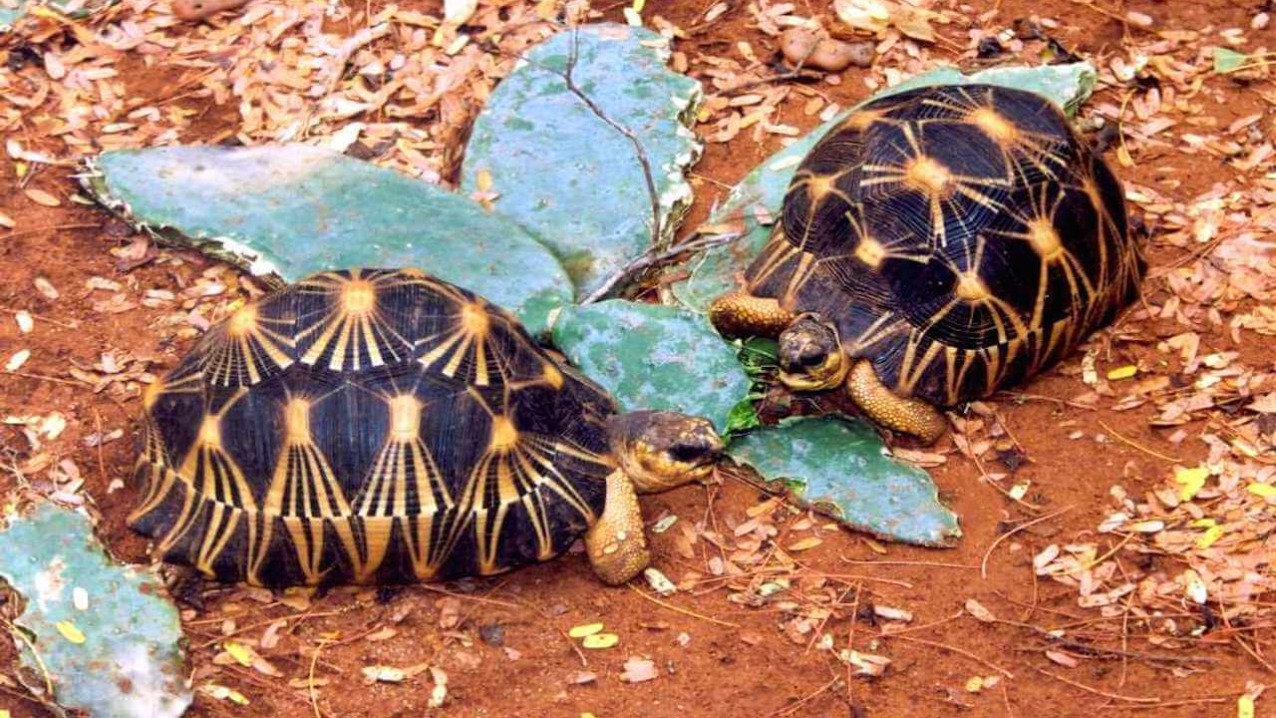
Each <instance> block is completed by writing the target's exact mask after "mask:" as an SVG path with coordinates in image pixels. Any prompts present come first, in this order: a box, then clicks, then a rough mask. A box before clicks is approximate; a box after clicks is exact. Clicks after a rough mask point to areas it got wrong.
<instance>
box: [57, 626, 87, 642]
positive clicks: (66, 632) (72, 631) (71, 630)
mask: <svg viewBox="0 0 1276 718" xmlns="http://www.w3.org/2000/svg"><path fill="white" fill-rule="evenodd" d="M56 625H57V629H58V633H61V634H62V637H63V638H65V639H66V640H68V641H70V642H71V643H77V644H78V643H84V642H85V641H86V640H88V639H87V638H86V637H85V635H84V631H81V630H80V629H79V628H78V627H77V626H76V625H75V624H74V623H71V622H70V621H58V622H57V624H56Z"/></svg>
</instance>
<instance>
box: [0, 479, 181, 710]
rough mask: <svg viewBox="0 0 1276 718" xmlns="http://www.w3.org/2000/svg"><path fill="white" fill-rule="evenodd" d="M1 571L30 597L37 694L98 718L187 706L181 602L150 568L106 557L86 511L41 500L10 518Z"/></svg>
mask: <svg viewBox="0 0 1276 718" xmlns="http://www.w3.org/2000/svg"><path fill="white" fill-rule="evenodd" d="M0 578H3V579H4V581H5V582H7V583H8V584H9V586H10V587H11V588H12V589H13V590H14V591H16V592H17V593H19V594H21V595H22V597H23V599H24V603H25V608H24V610H23V612H22V614H21V615H19V616H18V617H17V618H16V619H14V624H15V625H16V626H17V627H18V628H19V629H21V630H22V631H23V633H24V636H23V637H22V638H18V637H17V636H15V642H16V644H17V647H18V650H19V653H20V660H21V662H22V665H23V666H24V667H25V668H27V669H28V670H26V671H23V672H21V673H19V676H20V677H22V678H23V679H24V680H26V681H29V683H28V687H29V688H30V689H31V691H32V692H33V693H35V695H36V696H38V697H39V698H40V699H41V700H43V701H45V702H46V703H49V704H50V705H51V706H52V707H54V708H55V709H66V710H78V711H83V712H84V713H86V714H88V715H89V716H91V717H92V718H175V717H176V716H180V715H181V714H182V713H183V712H184V711H185V710H186V708H187V706H189V705H190V703H191V693H190V687H189V686H188V685H187V684H186V672H185V668H184V661H185V658H184V655H183V652H182V649H181V645H180V641H181V640H182V628H181V623H180V621H179V620H178V615H177V609H176V608H175V607H174V606H173V604H172V603H170V602H169V601H167V600H166V599H164V598H162V597H161V595H160V593H159V585H158V581H157V580H156V578H155V577H154V576H153V575H151V574H150V573H149V572H148V571H145V570H140V569H137V568H135V567H133V566H127V565H121V564H118V563H116V562H114V561H113V560H112V559H110V558H109V557H108V556H107V555H106V552H105V551H104V550H103V548H102V547H101V545H100V544H98V542H97V540H96V539H95V538H94V537H93V528H92V525H91V524H90V522H89V519H88V517H87V516H85V515H84V514H83V513H80V512H77V511H72V510H69V509H64V508H60V507H58V506H55V505H54V504H51V503H40V504H37V505H36V507H35V508H34V509H33V510H32V511H31V512H29V513H28V514H26V515H20V516H10V517H8V528H7V529H5V530H3V531H0ZM77 596H78V598H77ZM86 599H87V600H86ZM77 604H79V605H78V606H77ZM46 677H47V681H48V683H46ZM50 687H51V688H52V692H50V691H49V688H50ZM59 712H60V711H59Z"/></svg>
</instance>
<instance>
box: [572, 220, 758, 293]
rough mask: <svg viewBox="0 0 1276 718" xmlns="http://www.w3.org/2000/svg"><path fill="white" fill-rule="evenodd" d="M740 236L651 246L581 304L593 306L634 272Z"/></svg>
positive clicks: (733, 235) (716, 236) (724, 236)
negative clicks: (667, 245) (665, 245)
mask: <svg viewBox="0 0 1276 718" xmlns="http://www.w3.org/2000/svg"><path fill="white" fill-rule="evenodd" d="M740 236H741V235H739V234H719V235H714V236H711V237H701V238H698V239H693V240H691V241H690V242H683V243H681V244H676V245H674V246H672V247H664V248H661V247H654V246H653V247H651V248H650V249H648V250H647V251H646V252H643V253H642V254H640V255H638V257H636V258H634V259H633V260H632V261H630V262H629V263H628V264H626V265H625V266H623V267H621V268H620V269H618V270H616V272H615V273H614V274H612V275H611V276H610V277H608V278H607V281H605V282H603V283H602V285H601V286H600V287H598V289H595V290H594V291H593V292H592V293H591V294H590V295H589V296H588V297H585V299H583V300H582V301H581V304H593V303H594V302H597V301H598V300H600V299H602V298H604V297H606V296H607V295H608V294H609V293H611V290H612V289H614V288H615V287H616V285H617V284H620V282H621V281H623V280H624V279H625V278H626V277H628V276H629V275H631V274H633V273H634V272H638V271H640V270H643V269H647V268H648V267H654V266H656V265H658V264H662V263H664V262H667V261H669V260H670V259H673V258H674V257H677V256H678V255H680V254H683V253H685V252H694V251H696V250H699V249H708V248H710V247H716V246H718V245H722V244H726V243H728V242H732V241H735V240H736V239H738V238H739V237H740Z"/></svg>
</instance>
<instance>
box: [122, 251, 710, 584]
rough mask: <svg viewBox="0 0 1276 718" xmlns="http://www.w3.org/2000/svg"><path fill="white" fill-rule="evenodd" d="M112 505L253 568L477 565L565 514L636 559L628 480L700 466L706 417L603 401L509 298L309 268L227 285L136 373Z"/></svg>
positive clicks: (224, 573) (551, 551)
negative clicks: (128, 451)
mask: <svg viewBox="0 0 1276 718" xmlns="http://www.w3.org/2000/svg"><path fill="white" fill-rule="evenodd" d="M144 405H145V415H144V420H145V449H144V451H143V452H142V455H141V457H140V458H139V459H138V462H137V468H136V478H137V480H138V481H139V482H140V484H141V485H142V487H143V498H142V500H141V502H140V504H139V505H138V507H137V508H136V510H135V511H133V513H132V514H131V516H130V517H129V523H130V525H131V526H132V527H133V528H135V529H137V530H138V531H140V532H141V533H143V534H146V535H147V536H151V537H153V538H154V539H155V540H156V542H157V552H158V553H159V555H161V556H162V557H163V558H164V559H165V560H168V561H172V562H176V563H182V564H188V565H191V566H193V567H195V568H196V569H199V570H200V571H201V572H202V573H203V574H205V575H207V576H210V577H214V578H218V579H221V580H226V581H246V582H248V583H252V584H260V585H271V586H281V585H292V584H320V583H337V582H355V583H370V582H379V583H380V582H384V583H390V582H403V581H416V580H430V579H447V578H453V577H459V576H465V575H486V574H493V573H498V572H500V571H504V570H507V569H510V568H513V567H516V566H519V565H523V564H528V563H531V562H535V561H544V560H546V559H549V558H551V557H553V556H555V555H557V554H559V553H561V552H563V551H564V550H565V549H566V548H567V547H568V546H569V545H570V544H571V543H572V542H573V541H574V540H575V539H576V538H577V537H578V536H580V535H581V534H582V533H583V534H584V535H585V545H586V547H587V549H588V552H589V557H590V559H591V561H592V562H593V565H594V568H595V569H596V571H597V573H598V574H599V576H600V577H601V578H602V579H603V580H604V581H606V582H608V583H613V584H614V583H621V582H624V581H627V580H629V579H630V578H631V577H633V576H634V575H635V574H636V573H638V572H639V571H641V570H642V569H643V568H644V567H645V566H646V565H647V562H648V554H647V546H646V539H645V536H644V533H643V524H642V517H641V515H640V513H639V508H638V501H637V497H636V496H635V488H636V489H637V490H638V491H656V490H663V489H667V488H671V487H673V486H677V485H680V484H683V483H686V482H689V481H692V480H695V479H699V478H702V477H704V476H706V475H707V474H708V473H710V472H711V471H712V468H713V464H714V462H715V460H716V459H717V458H718V457H719V455H720V454H721V451H722V442H721V441H720V440H719V438H718V436H717V434H716V433H715V432H714V430H713V427H712V425H711V424H710V423H709V422H707V421H705V420H703V419H699V418H693V417H689V416H684V415H681V414H673V413H667V412H634V413H629V414H618V413H617V410H616V406H615V404H614V403H613V401H612V400H611V399H610V398H609V397H608V396H607V394H606V393H604V392H603V391H602V390H601V389H600V388H598V387H597V386H596V385H594V384H593V383H591V382H589V381H588V380H587V379H585V378H583V377H581V376H580V375H579V374H578V373H576V372H575V371H573V370H572V369H571V368H570V367H567V366H565V365H563V364H560V363H558V362H557V361H556V360H555V359H554V358H552V357H551V356H550V355H549V354H547V353H546V352H545V351H543V350H542V349H540V348H539V347H537V346H536V344H535V343H534V342H533V340H532V339H531V338H530V337H529V336H528V334H527V333H526V332H525V331H524V329H523V328H522V326H521V325H520V324H519V323H518V321H517V320H516V319H515V318H514V317H513V316H512V315H511V314H509V313H508V312H506V311H505V310H503V309H500V308H498V307H496V306H493V305H492V304H490V303H488V302H487V301H485V300H484V299H482V298H481V297H479V296H476V295H474V294H472V293H470V292H468V291H466V290H464V289H461V288H459V287H456V286H454V285H451V284H448V283H447V282H444V281H442V280H439V279H436V278H433V277H431V276H428V275H426V274H424V273H423V272H420V271H416V270H410V269H404V270H397V271H391V270H357V269H356V270H349V271H335V272H328V273H324V274H319V275H316V276H313V277H310V278H307V279H304V280H302V281H300V282H298V283H296V284H295V285H293V286H291V287H289V288H288V289H286V290H284V291H281V292H278V293H275V294H273V295H270V296H268V297H266V298H264V299H262V300H261V301H259V302H257V303H253V304H248V305H246V306H244V307H243V308H241V309H239V310H238V311H237V312H235V313H234V314H233V315H232V316H231V317H230V318H229V319H228V320H227V321H225V322H223V323H222V324H220V325H218V326H217V327H215V328H214V329H212V330H211V331H209V332H208V334H206V335H205V336H204V337H203V338H202V339H201V340H200V341H199V343H198V344H197V345H196V346H195V348H194V349H193V350H192V351H191V352H190V354H189V355H187V356H186V357H185V358H184V359H183V360H182V361H181V362H180V363H179V364H178V366H177V367H175V368H174V369H173V370H172V372H170V373H169V374H168V375H167V376H165V377H164V378H163V379H162V380H160V381H157V382H156V383H155V384H154V385H152V386H151V387H150V388H149V389H148V391H147V392H146V394H145V397H144Z"/></svg>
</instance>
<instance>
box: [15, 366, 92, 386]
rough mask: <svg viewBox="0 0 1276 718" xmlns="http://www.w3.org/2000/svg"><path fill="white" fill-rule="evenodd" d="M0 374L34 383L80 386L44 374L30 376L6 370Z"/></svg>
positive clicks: (25, 373)
mask: <svg viewBox="0 0 1276 718" xmlns="http://www.w3.org/2000/svg"><path fill="white" fill-rule="evenodd" d="M0 374H12V375H13V376H20V377H23V378H26V379H35V380H36V381H49V382H53V383H54V384H67V385H68V386H81V384H80V382H78V381H71V380H70V379H59V378H57V377H55V376H47V375H45V374H32V373H31V372H27V371H9V370H8V369H6V370H4V371H2V372H0Z"/></svg>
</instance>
